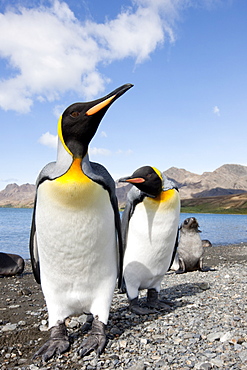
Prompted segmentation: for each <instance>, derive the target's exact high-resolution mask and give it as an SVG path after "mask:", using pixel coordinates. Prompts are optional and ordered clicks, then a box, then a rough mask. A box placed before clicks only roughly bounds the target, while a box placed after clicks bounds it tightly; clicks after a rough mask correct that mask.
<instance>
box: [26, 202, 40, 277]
mask: <svg viewBox="0 0 247 370" xmlns="http://www.w3.org/2000/svg"><path fill="white" fill-rule="evenodd" d="M35 210H36V197H35V201H34V209H33V218H32V225H31V233H30V241H29V251H30V256H31V263H32V269H33V274H34V277H35V280H36V281H37V283H38V284H40V268H39V255H38V245H37V238H36V226H35Z"/></svg>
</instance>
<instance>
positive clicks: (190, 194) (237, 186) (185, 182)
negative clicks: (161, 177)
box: [164, 164, 247, 199]
mask: <svg viewBox="0 0 247 370" xmlns="http://www.w3.org/2000/svg"><path fill="white" fill-rule="evenodd" d="M164 173H165V175H166V176H167V177H168V178H169V179H171V180H173V181H174V182H175V184H176V185H177V186H178V188H179V192H180V196H181V198H182V199H187V198H198V197H199V198H202V197H208V196H221V195H232V194H240V193H244V192H246V191H247V166H241V165H238V164H224V165H223V166H221V167H219V168H217V169H216V170H215V171H213V172H204V173H203V174H202V175H197V174H195V173H192V172H189V171H186V170H184V169H179V168H176V167H171V168H169V169H168V170H167V171H165V172H164Z"/></svg>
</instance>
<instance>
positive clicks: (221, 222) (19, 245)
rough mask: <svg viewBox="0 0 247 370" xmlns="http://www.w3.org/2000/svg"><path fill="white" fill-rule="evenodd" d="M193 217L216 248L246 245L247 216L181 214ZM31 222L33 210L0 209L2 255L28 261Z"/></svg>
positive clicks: (0, 250)
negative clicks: (218, 246)
mask: <svg viewBox="0 0 247 370" xmlns="http://www.w3.org/2000/svg"><path fill="white" fill-rule="evenodd" d="M191 216H194V217H196V218H197V220H198V222H199V225H200V230H201V231H202V233H201V238H202V239H209V240H210V241H211V243H212V244H214V245H215V246H217V245H228V244H239V243H247V215H212V214H201V213H200V214H191V213H182V214H181V222H182V221H183V220H184V219H185V218H187V217H191ZM31 219H32V209H16V208H0V252H9V253H17V254H20V255H21V256H22V257H23V258H29V249H28V248H29V247H28V244H29V232H30V225H31Z"/></svg>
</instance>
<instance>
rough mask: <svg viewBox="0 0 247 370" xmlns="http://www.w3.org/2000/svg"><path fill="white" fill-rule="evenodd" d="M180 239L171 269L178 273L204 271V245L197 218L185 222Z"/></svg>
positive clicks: (187, 219)
mask: <svg viewBox="0 0 247 370" xmlns="http://www.w3.org/2000/svg"><path fill="white" fill-rule="evenodd" d="M179 231H180V238H179V243H178V249H177V253H176V255H175V259H174V262H173V264H172V266H171V267H170V269H171V270H175V271H176V273H183V272H187V271H195V270H201V271H204V269H203V257H202V256H203V245H202V240H201V238H200V232H201V231H200V230H199V224H198V222H197V219H196V218H195V217H189V218H186V219H185V220H184V222H183V223H182V225H181V226H180V228H179Z"/></svg>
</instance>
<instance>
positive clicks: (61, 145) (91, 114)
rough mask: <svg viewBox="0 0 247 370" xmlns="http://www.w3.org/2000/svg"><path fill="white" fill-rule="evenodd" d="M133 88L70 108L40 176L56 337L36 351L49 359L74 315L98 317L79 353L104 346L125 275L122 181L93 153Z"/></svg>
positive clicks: (36, 215) (40, 269) (41, 257)
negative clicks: (104, 122)
mask: <svg viewBox="0 0 247 370" xmlns="http://www.w3.org/2000/svg"><path fill="white" fill-rule="evenodd" d="M132 86H133V85H131V84H126V85H123V86H121V87H119V88H118V89H116V90H114V91H113V92H111V93H110V94H108V95H107V96H105V97H103V98H101V99H97V100H95V101H91V102H87V103H75V104H72V105H71V106H69V107H68V108H67V109H66V110H65V111H64V113H63V114H62V116H61V117H60V119H59V121H58V154H57V161H56V162H52V163H49V164H48V165H47V166H45V167H44V168H43V170H42V171H41V173H40V174H39V176H38V179H37V191H36V198H35V207H34V212H33V220H32V227H31V235H30V255H31V261H32V267H33V272H34V276H35V278H36V281H37V282H38V283H41V287H42V290H43V294H44V297H45V300H46V304H47V309H48V315H49V328H50V339H49V340H48V341H47V342H46V343H45V344H44V345H43V346H42V347H41V348H40V349H39V350H38V351H37V352H36V354H35V357H36V356H42V358H43V360H44V361H47V360H48V359H50V358H51V357H53V355H54V354H55V353H58V354H60V353H63V352H65V351H66V350H68V349H69V346H70V343H69V338H68V335H67V331H66V326H65V319H66V318H67V317H68V316H70V315H73V314H81V313H83V312H85V313H91V314H92V315H93V321H92V328H91V331H90V333H89V336H88V338H87V339H86V340H85V341H84V342H83V343H82V345H81V347H80V351H79V354H80V355H81V356H84V355H86V354H88V353H90V352H91V351H92V350H96V351H97V353H98V354H99V353H101V352H102V351H103V349H104V347H105V343H106V335H105V325H106V324H107V321H108V316H109V311H110V305H111V301H112V296H113V292H114V288H115V284H116V280H117V277H118V278H119V279H121V273H122V272H121V270H122V254H123V253H122V239H121V223H120V217H119V211H118V205H117V199H116V196H115V183H114V181H113V179H112V177H111V176H110V174H109V173H108V172H107V170H106V169H105V168H104V167H103V166H101V165H100V164H98V163H93V162H90V161H89V158H88V154H87V152H88V145H89V143H90V141H91V140H92V138H93V136H94V135H95V133H96V131H97V128H98V126H99V124H100V121H101V119H102V118H103V116H104V114H105V113H106V111H107V109H108V108H109V107H110V105H111V104H112V103H113V102H114V101H115V100H116V99H118V98H119V97H120V96H121V95H122V94H124V93H125V92H126V91H127V90H128V89H130V88H131V87H132ZM117 241H118V245H119V252H118V248H117Z"/></svg>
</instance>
